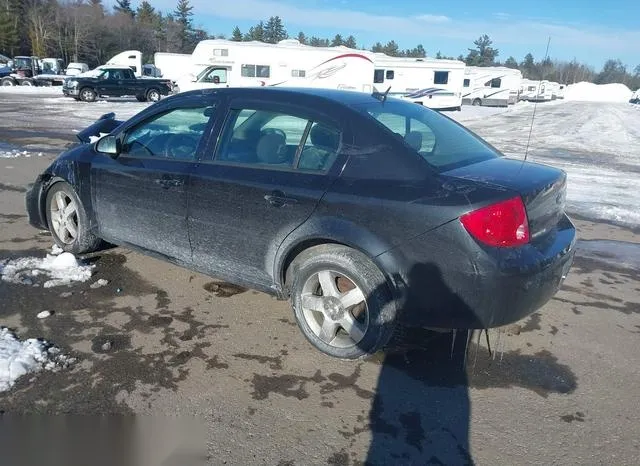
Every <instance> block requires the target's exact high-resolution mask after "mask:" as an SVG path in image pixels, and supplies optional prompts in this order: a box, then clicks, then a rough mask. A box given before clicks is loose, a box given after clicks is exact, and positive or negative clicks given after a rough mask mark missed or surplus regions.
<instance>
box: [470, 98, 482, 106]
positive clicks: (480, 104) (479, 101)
mask: <svg viewBox="0 0 640 466" xmlns="http://www.w3.org/2000/svg"><path fill="white" fill-rule="evenodd" d="M471 105H473V106H474V107H480V106H482V100H480V99H473V102H472V103H471Z"/></svg>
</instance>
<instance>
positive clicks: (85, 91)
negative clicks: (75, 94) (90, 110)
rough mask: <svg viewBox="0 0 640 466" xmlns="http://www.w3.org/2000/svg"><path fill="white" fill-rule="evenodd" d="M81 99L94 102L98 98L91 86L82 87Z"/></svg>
mask: <svg viewBox="0 0 640 466" xmlns="http://www.w3.org/2000/svg"><path fill="white" fill-rule="evenodd" d="M80 100H82V101H84V102H94V101H95V100H96V92H95V91H94V90H93V89H91V88H90V87H83V88H82V89H80Z"/></svg>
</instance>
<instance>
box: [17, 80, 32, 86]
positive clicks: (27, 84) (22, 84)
mask: <svg viewBox="0 0 640 466" xmlns="http://www.w3.org/2000/svg"><path fill="white" fill-rule="evenodd" d="M20 85H21V86H33V82H31V81H30V80H28V79H25V80H24V81H22V82H21V83H20Z"/></svg>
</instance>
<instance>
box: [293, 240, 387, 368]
mask: <svg viewBox="0 0 640 466" xmlns="http://www.w3.org/2000/svg"><path fill="white" fill-rule="evenodd" d="M287 276H288V278H287V283H289V284H291V305H292V308H293V313H294V316H295V319H296V322H297V323H298V327H299V328H300V330H301V331H302V333H303V334H304V336H305V337H306V338H307V340H308V341H309V342H310V343H311V344H312V345H313V346H314V347H315V348H317V349H318V350H320V351H322V352H323V353H325V354H328V355H329V356H333V357H335V358H340V359H358V358H363V357H366V356H369V355H372V354H374V353H375V352H377V351H378V350H380V349H382V348H383V347H384V345H386V344H387V343H388V341H389V339H390V338H391V335H392V333H393V329H394V324H395V320H396V306H395V302H394V301H393V299H392V297H391V293H390V291H389V287H388V285H387V282H386V280H385V277H384V275H383V274H382V272H380V270H379V269H378V267H377V266H376V265H375V264H374V263H373V262H372V261H371V260H370V259H369V258H368V257H367V256H365V255H364V254H362V253H361V252H359V251H356V250H354V249H351V248H348V247H346V246H340V245H334V244H327V245H320V246H315V247H313V248H310V249H307V250H306V251H304V252H303V253H301V254H300V255H299V256H298V257H297V258H296V259H295V260H294V261H293V263H292V264H291V266H290V267H289V269H288V271H287Z"/></svg>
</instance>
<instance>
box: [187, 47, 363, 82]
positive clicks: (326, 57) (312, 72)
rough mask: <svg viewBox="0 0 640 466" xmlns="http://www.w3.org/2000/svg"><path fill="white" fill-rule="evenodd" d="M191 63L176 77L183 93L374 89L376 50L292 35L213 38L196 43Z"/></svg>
mask: <svg viewBox="0 0 640 466" xmlns="http://www.w3.org/2000/svg"><path fill="white" fill-rule="evenodd" d="M191 63H192V73H191V76H184V77H182V78H180V79H179V80H178V82H177V84H178V87H179V89H180V91H181V92H182V91H187V90H191V89H203V88H214V87H250V86H279V85H281V86H291V87H320V88H328V89H345V90H352V91H361V92H369V93H370V92H372V90H373V87H372V85H371V78H372V76H373V53H371V52H367V51H364V50H355V49H350V48H347V47H310V46H308V45H303V44H301V43H300V42H298V41H297V40H290V39H289V40H283V41H280V42H278V43H277V44H266V43H264V42H258V41H251V42H234V41H229V40H223V39H211V40H203V41H201V42H200V43H198V45H197V46H196V48H195V50H194V51H193V54H192V55H191Z"/></svg>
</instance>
